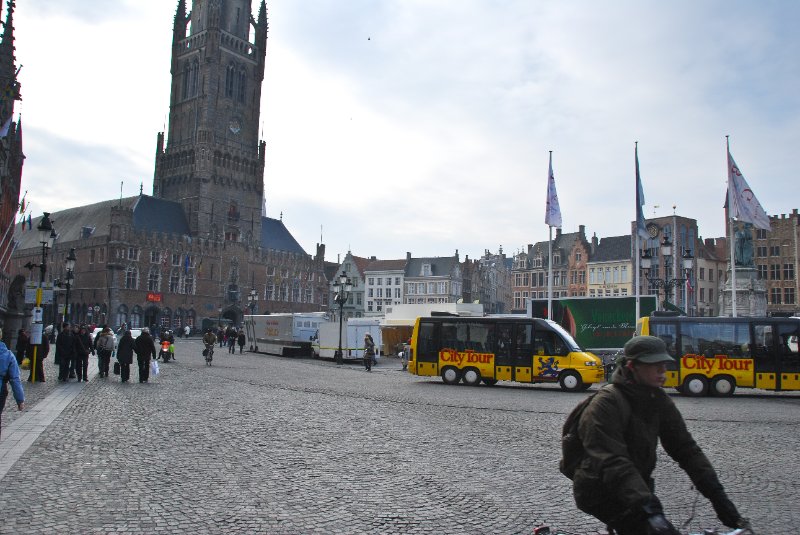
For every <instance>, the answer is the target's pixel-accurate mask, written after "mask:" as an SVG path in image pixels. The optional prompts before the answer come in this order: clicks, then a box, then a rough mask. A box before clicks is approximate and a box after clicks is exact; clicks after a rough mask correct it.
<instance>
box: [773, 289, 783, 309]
mask: <svg viewBox="0 0 800 535" xmlns="http://www.w3.org/2000/svg"><path fill="white" fill-rule="evenodd" d="M781 293H782V292H781V289H780V288H772V289H771V290H770V297H771V299H770V301H771V302H772V304H773V305H780V304H781Z"/></svg>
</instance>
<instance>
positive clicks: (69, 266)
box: [61, 247, 78, 328]
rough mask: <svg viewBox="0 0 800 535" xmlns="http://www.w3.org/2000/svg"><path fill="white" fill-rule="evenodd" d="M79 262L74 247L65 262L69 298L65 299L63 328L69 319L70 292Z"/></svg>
mask: <svg viewBox="0 0 800 535" xmlns="http://www.w3.org/2000/svg"><path fill="white" fill-rule="evenodd" d="M77 261H78V259H77V258H76V257H75V248H74V247H73V248H72V249H70V250H69V254H68V255H67V258H66V260H64V267H65V268H66V270H67V277H66V283H67V296H66V298H65V299H64V316H63V317H62V318H63V319H62V320H61V323H62V328H63V323H64V321H67V318H69V290H70V288H72V283H73V282H75V262H77Z"/></svg>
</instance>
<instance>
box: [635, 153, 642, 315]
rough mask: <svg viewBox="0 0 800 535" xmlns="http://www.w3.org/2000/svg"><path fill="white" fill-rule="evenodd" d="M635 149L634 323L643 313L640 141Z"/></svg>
mask: <svg viewBox="0 0 800 535" xmlns="http://www.w3.org/2000/svg"><path fill="white" fill-rule="evenodd" d="M633 147H634V148H633V151H634V155H635V157H636V231H635V232H634V234H635V235H636V242H635V244H636V245H635V248H634V250H633V254H634V255H635V256H636V275H635V277H634V280H635V283H634V284H636V317H635V318H633V324H634V325H636V323H637V322H638V321H639V318H640V317H641V315H642V304H641V299H642V298H641V292H640V290H639V285H640V283H641V281H640V279H639V277H640V275H639V272H640V271H641V256H642V255H641V254H640V253H639V247H641V242H640V241H639V240H640V237H639V206H640V205H639V180H640V179H639V142H638V141H634V142H633Z"/></svg>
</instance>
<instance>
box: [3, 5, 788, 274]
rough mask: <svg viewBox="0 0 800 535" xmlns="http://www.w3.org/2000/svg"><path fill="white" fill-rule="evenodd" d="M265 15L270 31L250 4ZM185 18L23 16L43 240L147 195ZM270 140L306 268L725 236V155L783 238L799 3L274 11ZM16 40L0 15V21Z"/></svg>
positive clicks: (270, 202)
mask: <svg viewBox="0 0 800 535" xmlns="http://www.w3.org/2000/svg"><path fill="white" fill-rule="evenodd" d="M253 4H254V5H253V9H254V11H255V12H256V13H257V9H258V1H257V0H256V1H254V3H253ZM176 6H177V0H115V1H113V2H112V1H109V0H58V1H57V0H25V1H21V2H18V3H17V10H16V11H15V19H14V22H15V32H16V33H15V35H16V38H17V41H16V56H17V63H18V65H19V64H21V65H23V69H22V71H21V73H20V75H19V79H20V81H21V82H22V94H23V98H24V101H23V102H22V103H18V104H17V110H18V111H19V112H21V114H22V120H23V128H24V136H25V137H24V144H25V145H24V147H25V154H26V156H27V159H26V161H25V167H24V171H23V179H22V181H23V184H22V190H23V192H24V191H25V190H28V199H29V200H30V201H32V202H33V203H34V205H33V215H34V217H35V216H37V215H40V214H41V212H42V211H43V210H47V211H57V210H60V209H64V208H69V207H74V206H79V205H82V204H87V203H92V202H98V201H102V200H106V199H110V198H116V197H118V196H119V194H120V182H121V181H124V186H123V192H122V193H123V195H125V196H130V195H135V194H137V193H138V191H139V184H140V183H143V184H144V192H145V193H146V194H151V193H152V180H153V167H154V155H155V149H156V134H157V132H159V131H161V130H163V129H164V122H165V120H166V117H167V113H168V107H169V87H170V74H169V65H170V51H171V49H170V46H171V32H172V24H173V18H174V15H175V8H176ZM268 14H269V15H268V16H269V25H270V30H269V39H268V44H267V60H266V61H267V65H266V78H265V81H264V87H263V99H262V106H261V120H262V122H263V130H264V139H265V140H266V141H267V166H266V172H265V176H264V182H265V193H266V203H267V215H268V216H270V217H274V218H278V217H280V214H281V213H282V214H283V221H284V223H285V224H286V226H287V227H288V229H289V230H290V231H291V232H292V234H293V235H294V236H295V238H296V239H297V240H298V241H299V242H300V244H301V245H302V246H303V248H304V249H305V250H306V252H308V253H311V254H313V252H314V246H315V244H316V243H318V242H319V241H320V234H321V235H322V242H323V243H325V244H326V246H327V256H326V259H327V260H331V261H336V259H337V255H339V254H344V253H346V252H347V251H348V250H352V252H353V253H354V254H356V255H358V256H371V255H375V256H377V257H378V258H381V259H394V258H403V257H405V254H406V252H407V251H408V252H411V254H412V255H413V256H415V257H420V256H449V255H452V254H453V253H454V252H455V250H456V249H457V250H458V251H459V252H460V254H461V258H462V259H463V258H464V255H469V256H470V258H476V257H479V256H480V255H482V254H483V251H484V250H485V249H489V250H490V251H492V252H497V250H498V248H499V247H500V246H502V247H503V250H504V251H505V252H506V254H508V255H512V254H514V253H516V252H517V251H519V250H520V249H521V248H522V247H524V246H525V244H527V243H533V242H536V241H542V240H546V239H547V232H548V230H547V226H546V225H545V224H544V213H545V200H546V188H547V159H548V151H551V150H552V151H553V168H554V171H555V181H556V186H557V190H558V197H559V201H560V205H561V212H562V216H563V224H564V232H574V231H577V229H578V225H586V231H587V234H588V236H591V235H592V234H595V233H596V234H597V236H598V237H601V238H602V237H605V236H618V235H623V234H627V233H629V232H630V222H631V220H632V219H633V218H634V217H635V206H634V195H635V190H634V142H635V141H638V142H639V159H640V165H641V172H642V182H643V187H644V192H645V198H646V203H647V205H646V207H645V216H646V217H652V216H653V215H657V216H664V215H669V214H671V213H672V212H673V208H672V207H673V205H674V206H677V208H676V213H677V214H678V215H681V216H686V217H691V218H695V219H697V221H698V225H699V227H700V235H701V236H702V237H704V238H708V237H717V236H722V235H724V212H723V209H722V204H723V202H724V198H725V191H726V190H725V187H726V164H725V161H726V160H725V135H726V134H729V135H730V136H731V152H732V154H733V156H734V158H735V159H736V162H737V163H738V164H739V167H740V168H741V170H742V172H743V174H744V176H745V178H746V179H747V180H748V182H749V184H750V187H751V188H752V189H753V191H754V192H755V194H756V196H757V198H758V199H759V200H760V201H761V204H762V205H763V206H764V208H765V209H766V211H767V213H768V214H771V215H774V214H781V213H790V212H791V211H792V209H793V208H797V207H799V206H800V199H798V194H797V191H798V187H797V183H798V182H797V176H796V175H797V173H796V171H795V170H794V168H795V167H796V154H797V152H798V147H799V146H800V143H798V141H800V124H798V122H799V121H798V118H799V117H800V115H799V113H798V112H799V111H800V110H798V103H799V102H800V91H798V87H800V79H799V78H800V61H798V58H800V33H799V32H797V30H796V27H795V26H796V22H797V21H798V20H800V3H798V2H792V1H788V0H786V1H763V0H762V1H759V2H752V1H744V0H733V1H731V0H728V1H698V0H676V1H672V2H656V1H642V0H638V1H633V0H631V1H609V2H597V1H595V0H586V1H578V0H575V1H569V2H563V1H550V2H543V1H538V0H348V1H346V2H342V1H341V0H272V1H270V2H268ZM3 17H4V18H5V7H4V8H3Z"/></svg>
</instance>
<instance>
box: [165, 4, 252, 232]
mask: <svg viewBox="0 0 800 535" xmlns="http://www.w3.org/2000/svg"><path fill="white" fill-rule="evenodd" d="M251 2H252V0H193V2H192V11H191V13H188V14H187V12H186V0H179V1H178V8H177V12H176V14H175V25H174V28H173V35H172V63H171V68H170V72H171V73H172V87H171V92H170V109H169V125H168V128H167V135H166V139H165V133H164V132H160V133H159V134H158V139H157V149H156V164H155V174H154V178H153V196H154V197H160V198H162V199H166V200H171V201H175V202H178V203H180V204H181V205H182V206H183V210H184V212H185V213H186V217H187V219H188V221H189V228H190V231H191V234H192V236H196V237H201V238H208V239H214V240H227V241H233V242H243V243H246V244H258V243H260V240H261V208H262V204H263V198H264V162H265V155H264V151H265V148H266V143H265V142H264V141H261V140H259V138H258V127H259V115H260V103H261V85H262V83H263V81H264V60H265V55H266V48H267V6H266V3H265V0H261V6H260V8H259V11H258V19H254V18H253V16H252V14H251ZM251 37H252V40H251Z"/></svg>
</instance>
